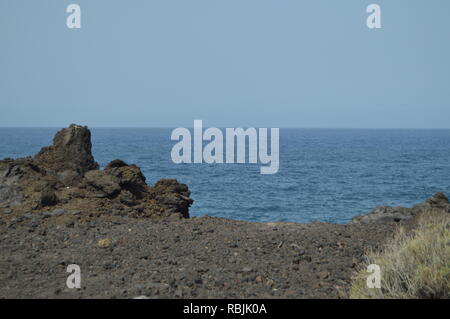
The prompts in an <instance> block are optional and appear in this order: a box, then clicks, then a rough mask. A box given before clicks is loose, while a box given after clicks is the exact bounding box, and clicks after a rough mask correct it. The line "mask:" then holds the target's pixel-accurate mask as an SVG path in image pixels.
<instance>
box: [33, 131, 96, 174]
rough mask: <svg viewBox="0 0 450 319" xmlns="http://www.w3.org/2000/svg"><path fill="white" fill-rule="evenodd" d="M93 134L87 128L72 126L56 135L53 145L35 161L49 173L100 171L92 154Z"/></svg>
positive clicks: (46, 148)
mask: <svg viewBox="0 0 450 319" xmlns="http://www.w3.org/2000/svg"><path fill="white" fill-rule="evenodd" d="M91 148H92V144H91V132H90V131H89V129H88V128H87V127H86V126H80V125H76V124H71V125H70V126H69V127H68V128H64V129H62V130H61V131H59V132H58V133H56V135H55V137H54V138H53V145H52V146H48V147H44V148H42V149H41V151H40V152H39V153H37V154H36V156H35V157H34V160H35V162H36V164H37V165H38V166H41V167H45V168H46V170H47V171H53V172H60V173H63V172H65V171H75V172H77V173H79V174H84V173H85V172H87V171H89V170H95V169H98V164H97V162H95V160H94V157H93V156H92V153H91Z"/></svg>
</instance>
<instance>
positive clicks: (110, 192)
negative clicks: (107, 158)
mask: <svg viewBox="0 0 450 319" xmlns="http://www.w3.org/2000/svg"><path fill="white" fill-rule="evenodd" d="M84 178H85V179H86V182H87V183H88V184H89V185H91V186H93V187H94V188H95V189H97V190H99V191H101V192H102V193H103V194H104V195H105V196H114V195H117V194H118V193H120V190H121V188H120V185H119V179H118V178H116V177H115V176H112V175H109V174H106V173H105V172H102V171H89V172H87V173H86V174H85V175H84Z"/></svg>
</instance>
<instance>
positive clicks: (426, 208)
mask: <svg viewBox="0 0 450 319" xmlns="http://www.w3.org/2000/svg"><path fill="white" fill-rule="evenodd" d="M433 210H445V211H447V212H450V204H449V201H448V198H447V197H446V196H445V195H444V194H443V193H436V194H435V195H434V196H433V197H431V198H429V199H427V200H426V201H425V203H423V204H418V205H414V206H413V207H411V208H407V207H390V206H378V207H376V208H374V209H373V210H372V211H371V212H370V213H369V214H367V215H362V216H356V217H353V218H352V223H373V222H376V223H383V222H399V221H401V220H406V219H410V218H412V217H414V216H416V215H418V214H420V213H426V212H430V211H433Z"/></svg>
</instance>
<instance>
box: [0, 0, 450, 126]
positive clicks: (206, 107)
mask: <svg viewBox="0 0 450 319" xmlns="http://www.w3.org/2000/svg"><path fill="white" fill-rule="evenodd" d="M70 3H78V4H80V6H81V8H82V29H81V30H69V29H68V28H67V27H66V23H65V22H66V17H67V14H66V12H65V9H66V7H67V5H69V4H70ZM370 3H377V4H380V5H381V8H382V24H383V28H382V29H381V30H369V29H368V28H367V27H366V24H365V21H366V17H367V13H366V7H367V5H368V4H370ZM449 13H450V1H448V0H433V1H429V0H389V1H388V0H372V1H364V0H341V1H337V0H150V1H137V0H114V1H112V0H95V1H92V0H69V1H62V0H33V1H30V0H0V41H1V42H0V43H1V47H0V111H1V117H0V126H58V127H60V126H66V125H67V124H69V123H72V122H76V123H80V124H86V125H89V126H165V127H178V126H192V125H193V121H194V119H202V120H203V121H204V125H205V126H222V127H224V126H228V127H238V126H256V127H357V128H359V127H370V128H373V127H375V128H384V127H394V128H404V127H407V128H449V127H450V61H449V60H450V18H449Z"/></svg>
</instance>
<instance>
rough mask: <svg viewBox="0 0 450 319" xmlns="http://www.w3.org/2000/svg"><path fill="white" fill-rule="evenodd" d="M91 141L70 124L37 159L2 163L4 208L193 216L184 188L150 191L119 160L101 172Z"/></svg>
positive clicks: (170, 184)
mask: <svg viewBox="0 0 450 319" xmlns="http://www.w3.org/2000/svg"><path fill="white" fill-rule="evenodd" d="M90 138H91V133H90V131H89V129H88V128H87V127H85V126H79V125H75V124H72V125H70V127H69V128H65V129H62V130H61V131H59V132H58V133H57V134H56V135H55V137H54V139H53V145H52V146H49V147H44V148H42V150H41V151H40V152H39V153H38V154H37V155H36V156H35V157H34V158H31V157H28V158H22V159H16V160H13V159H5V160H2V161H0V208H5V209H8V211H9V210H11V211H12V212H13V213H20V214H29V212H30V211H35V210H40V209H42V208H45V207H49V206H53V207H54V208H55V209H59V210H60V211H61V210H64V211H80V212H85V214H84V215H86V216H90V217H92V216H94V215H98V214H104V213H106V214H107V213H113V214H119V215H128V216H131V217H151V218H161V217H166V216H170V215H177V216H180V217H189V206H190V205H191V204H192V202H193V201H192V199H190V198H189V196H190V193H189V190H188V188H187V186H186V185H184V184H180V183H178V182H177V181H176V180H169V181H166V180H163V181H161V182H159V183H157V184H156V186H155V187H152V186H148V185H147V184H146V179H145V176H144V175H143V174H142V172H141V170H140V168H139V167H137V166H136V165H128V164H127V163H125V162H123V161H121V160H114V161H112V162H111V163H109V164H108V165H107V166H106V167H105V169H104V170H99V169H98V164H97V163H96V162H95V160H94V157H93V156H92V153H91V147H92V146H91V139H90ZM12 215H14V214H12ZM60 215H63V214H58V215H49V216H50V217H53V216H60ZM81 215H83V214H81Z"/></svg>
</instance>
